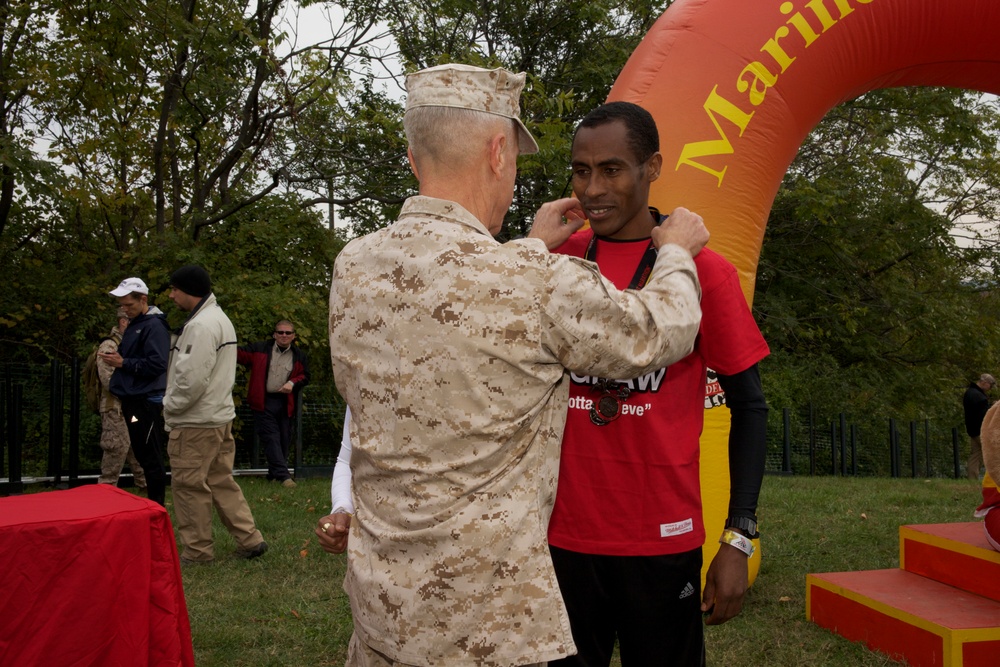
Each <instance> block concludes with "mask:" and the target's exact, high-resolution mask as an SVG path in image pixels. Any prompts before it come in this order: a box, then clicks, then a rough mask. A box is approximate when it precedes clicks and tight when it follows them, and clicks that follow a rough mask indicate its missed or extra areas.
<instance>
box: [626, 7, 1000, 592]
mask: <svg viewBox="0 0 1000 667" xmlns="http://www.w3.org/2000/svg"><path fill="white" fill-rule="evenodd" d="M998 28H1000V2H998V1H996V0H808V1H806V0H795V1H792V0H677V1H676V2H674V4H673V5H672V6H671V7H670V8H669V9H668V10H667V11H666V12H665V13H664V14H663V16H661V17H660V18H659V20H658V21H657V22H656V23H655V24H654V26H653V28H652V29H651V30H650V32H649V34H647V35H646V37H645V38H644V39H643V41H642V43H641V44H640V45H639V47H638V48H637V49H636V50H635V52H634V53H633V54H632V57H631V58H630V59H629V61H628V63H626V65H625V68H624V69H623V70H622V72H621V74H620V76H619V77H618V79H617V80H616V81H615V84H614V87H613V88H612V90H611V94H610V96H609V98H608V99H609V100H624V101H628V102H634V103H636V104H639V105H640V106H642V107H644V108H645V109H647V110H649V111H650V113H652V114H653V117H654V118H655V119H656V123H657V126H658V127H659V129H660V141H661V147H660V149H661V152H662V154H663V173H662V175H661V177H660V179H659V180H658V181H657V182H655V183H654V184H653V185H654V188H653V192H652V194H651V204H653V205H655V206H657V207H658V208H659V209H660V210H662V211H670V210H672V209H673V208H674V207H676V206H685V207H687V208H689V209H691V210H694V211H697V212H698V213H700V214H701V215H702V216H704V218H705V223H706V225H707V226H708V228H709V230H710V231H711V233H712V240H711V241H710V243H709V245H710V247H712V248H713V249H714V250H716V251H717V252H719V253H721V254H722V255H724V256H725V257H726V258H727V259H729V261H730V262H732V263H733V264H734V265H735V266H736V268H737V270H738V271H739V274H740V279H741V282H742V285H743V291H744V294H745V296H746V298H747V301H748V302H752V300H753V291H754V280H755V276H756V271H757V261H758V258H759V256H760V247H761V242H762V240H763V237H764V226H765V225H766V223H767V218H768V214H769V212H770V209H771V204H772V202H773V201H774V196H775V194H776V193H777V191H778V187H779V186H780V185H781V180H782V178H783V177H784V175H785V172H786V171H787V169H788V165H789V164H790V163H791V161H792V159H793V158H794V157H795V154H796V152H797V151H798V149H799V146H800V145H801V144H802V141H803V140H804V139H805V137H806V136H807V134H808V133H809V132H810V131H811V130H812V129H813V128H814V127H815V126H816V124H817V123H818V122H819V121H820V120H821V119H822V118H823V116H824V115H825V114H826V113H827V112H828V111H829V110H830V109H832V108H833V107H834V106H836V105H837V104H839V103H841V102H844V101H847V100H850V99H853V98H855V97H858V96H859V95H861V94H863V93H865V92H868V91H870V90H875V89H879V88H891V87H898V86H951V87H957V88H967V89H970V90H980V91H985V92H991V93H996V94H1000V39H997V36H996V32H997V29H998ZM709 386H710V391H711V385H709ZM765 391H766V378H765ZM706 407H707V408H710V402H709V401H707V402H706ZM728 433H729V420H728V414H727V413H726V408H724V407H721V408H710V409H707V410H706V416H705V431H704V433H703V435H702V493H703V496H704V497H705V509H704V518H705V524H706V530H707V531H708V536H709V539H708V541H707V543H706V545H705V560H706V567H707V564H708V563H709V562H710V561H711V558H712V556H714V554H715V552H716V550H717V549H718V544H716V543H715V537H714V536H716V535H719V534H720V533H721V530H722V525H723V522H724V521H725V516H726V508H727V503H728V489H729V470H728V452H727V444H726V443H727V440H728ZM762 510H763V513H764V516H763V517H762V530H763V531H764V536H765V540H766V508H762ZM758 567H759V559H757V557H756V556H755V560H754V562H753V563H752V571H751V576H752V577H753V576H755V575H756V572H757V568H758Z"/></svg>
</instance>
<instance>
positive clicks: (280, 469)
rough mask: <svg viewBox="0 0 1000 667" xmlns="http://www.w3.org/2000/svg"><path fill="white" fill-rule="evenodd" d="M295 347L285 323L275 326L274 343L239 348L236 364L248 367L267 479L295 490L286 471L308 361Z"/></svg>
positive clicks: (249, 390) (291, 329) (292, 331)
mask: <svg viewBox="0 0 1000 667" xmlns="http://www.w3.org/2000/svg"><path fill="white" fill-rule="evenodd" d="M294 343H295V327H293V326H292V323H291V322H289V321H288V320H280V321H279V322H278V323H277V324H275V325H274V334H273V340H262V341H258V342H256V343H251V344H250V345H246V346H240V347H239V348H238V351H237V356H236V360H237V361H238V362H239V363H241V364H243V365H244V366H249V367H250V380H249V382H248V388H247V401H248V402H249V403H250V409H251V410H253V425H254V430H255V431H256V432H257V438H258V439H259V440H260V443H261V445H263V447H264V455H265V456H266V457H267V478H268V479H269V480H273V481H276V482H281V485H282V486H285V487H294V486H295V481H294V480H293V479H292V474H291V473H290V472H289V471H288V450H289V448H290V446H291V443H292V416H293V415H295V403H296V401H298V399H299V392H301V391H302V388H303V387H305V386H306V385H307V384H309V360H308V358H307V357H306V353H305V351H303V350H302V349H301V348H300V347H299V346H297V345H294Z"/></svg>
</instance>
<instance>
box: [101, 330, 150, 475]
mask: <svg viewBox="0 0 1000 667" xmlns="http://www.w3.org/2000/svg"><path fill="white" fill-rule="evenodd" d="M127 325H128V318H127V317H125V314H124V313H121V312H119V314H118V326H116V327H115V328H113V329H112V330H111V334H110V335H109V337H108V338H106V339H104V340H103V341H102V342H101V344H100V346H98V348H97V349H98V352H103V353H110V352H116V351H117V350H118V343H119V342H120V341H121V339H122V332H123V331H124V330H125V327H126V326H127ZM114 371H115V369H114V368H113V367H112V366H110V365H109V364H108V363H107V362H105V361H104V360H102V359H101V357H100V356H98V357H97V376H98V377H99V378H100V380H101V403H100V412H101V450H102V451H103V452H104V453H103V455H102V456H101V476H100V478H99V479H98V480H97V481H98V483H100V484H117V483H118V477H119V476H120V475H121V473H122V468H124V467H125V461H126V460H128V466H129V468H130V469H131V470H132V476H133V478H134V479H135V485H136V486H138V487H139V488H140V489H144V488H146V476H145V474H143V472H142V466H140V465H139V462H138V461H137V460H136V459H135V454H133V453H132V444H131V441H130V440H129V435H128V427H127V426H126V425H125V417H123V416H122V406H121V402H120V401H119V400H118V399H117V398H116V397H115V395H114V394H112V393H111V392H110V391H109V390H108V384H109V383H110V382H111V374H112V373H114Z"/></svg>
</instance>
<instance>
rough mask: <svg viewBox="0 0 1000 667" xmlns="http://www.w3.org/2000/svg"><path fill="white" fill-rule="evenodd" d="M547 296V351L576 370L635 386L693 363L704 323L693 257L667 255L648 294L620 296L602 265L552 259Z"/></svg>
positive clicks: (660, 258) (666, 250) (667, 251)
mask: <svg viewBox="0 0 1000 667" xmlns="http://www.w3.org/2000/svg"><path fill="white" fill-rule="evenodd" d="M551 263H552V267H551V268H552V269H553V270H552V271H551V273H550V274H549V284H548V285H547V286H546V288H547V289H546V292H545V294H544V296H543V300H544V303H543V308H542V310H543V313H544V317H545V318H546V320H545V321H544V322H543V327H544V329H545V331H544V332H543V341H544V344H545V345H546V346H547V347H548V349H549V350H551V351H552V353H553V354H554V355H555V356H556V357H557V358H558V360H559V362H560V363H561V364H562V365H563V366H564V367H565V368H566V369H567V370H570V371H575V372H581V373H592V374H597V375H602V376H604V377H613V378H621V379H628V378H633V377H638V376H639V375H642V374H643V373H648V372H652V371H654V370H656V369H659V368H663V367H664V366H667V365H669V364H672V363H674V362H675V361H679V360H680V359H682V358H684V357H685V356H687V355H688V354H689V353H690V352H691V350H692V349H693V348H694V341H695V337H696V336H697V333H698V325H699V323H700V322H701V308H700V306H699V299H700V297H701V291H700V286H699V283H698V276H697V272H696V270H695V267H694V262H693V261H692V260H691V256H690V255H689V254H688V253H687V252H686V251H685V250H683V249H682V248H680V247H679V246H675V245H665V246H663V247H662V248H660V251H659V254H658V255H657V259H656V264H654V266H653V270H652V273H651V274H650V277H649V280H648V281H647V283H646V286H645V287H644V288H643V289H642V290H641V291H636V290H625V291H618V290H617V289H615V287H614V285H613V284H612V283H611V282H610V281H609V280H607V279H606V278H604V277H602V276H601V274H600V272H599V271H598V268H597V265H596V264H594V263H593V262H587V261H585V260H580V259H577V258H573V257H567V256H561V255H558V256H557V255H553V256H552V260H551Z"/></svg>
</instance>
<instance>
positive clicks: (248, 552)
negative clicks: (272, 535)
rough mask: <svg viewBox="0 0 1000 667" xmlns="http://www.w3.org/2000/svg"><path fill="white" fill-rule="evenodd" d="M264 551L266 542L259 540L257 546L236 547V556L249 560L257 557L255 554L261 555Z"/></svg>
mask: <svg viewBox="0 0 1000 667" xmlns="http://www.w3.org/2000/svg"><path fill="white" fill-rule="evenodd" d="M265 551H267V542H261V543H260V544H258V545H257V546H255V547H251V548H249V549H244V548H242V547H238V548H237V549H236V557H237V558H245V559H247V560H249V559H251V558H257V556H263V555H264V552H265Z"/></svg>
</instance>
